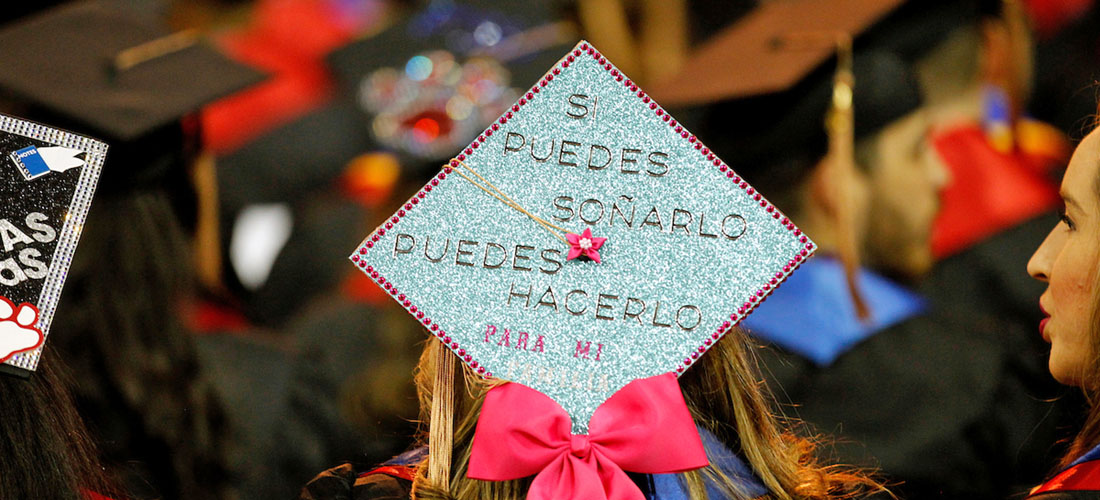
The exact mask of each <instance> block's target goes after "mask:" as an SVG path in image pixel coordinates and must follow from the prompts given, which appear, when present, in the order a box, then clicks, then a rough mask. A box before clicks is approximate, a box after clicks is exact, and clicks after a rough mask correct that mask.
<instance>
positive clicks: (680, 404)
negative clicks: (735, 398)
mask: <svg viewBox="0 0 1100 500" xmlns="http://www.w3.org/2000/svg"><path fill="white" fill-rule="evenodd" d="M571 428H572V426H571V423H570V419H569V415H568V414H567V413H566V412H565V410H564V409H563V408H562V407H561V406H559V405H558V404H557V403H555V402H554V401H553V400H552V399H550V398H549V397H547V396H546V395H544V394H542V393H540V392H538V391H535V390H534V389H531V388H528V387H526V386H523V385H520V384H514V383H510V384H504V385H501V386H498V387H495V388H493V389H492V390H490V391H489V393H488V394H487V395H486V396H485V402H484V404H483V405H482V408H481V416H480V417H479V419H478V423H477V430H476V431H475V433H474V443H473V449H472V451H471V455H470V464H469V469H468V472H467V476H468V477H470V478H471V479H482V480H489V481H507V480H511V479H519V478H523V477H527V476H531V475H535V479H534V481H533V482H532V483H531V489H530V490H529V491H528V492H527V498H528V500H551V499H553V500H561V499H583V500H604V499H607V500H644V498H645V497H644V495H643V494H642V491H641V490H640V489H638V486H637V485H635V484H634V482H633V481H631V480H630V477H629V476H627V475H626V473H625V472H624V471H631V472H638V473H645V474H666V473H675V472H683V471H687V470H691V469H697V468H700V467H704V466H706V465H707V456H706V453H705V452H704V451H703V442H702V440H701V439H700V438H699V431H698V430H696V428H695V422H694V421H693V420H692V419H691V414H690V413H689V412H688V409H687V405H686V404H684V397H683V395H682V394H681V393H680V385H679V383H678V382H677V381H676V377H675V376H673V375H672V374H671V373H668V374H664V375H658V376H656V377H650V378H646V379H640V380H635V381H633V382H631V383H629V384H627V385H626V387H623V388H622V389H620V390H619V391H618V392H616V393H615V394H614V395H613V396H611V398H609V399H608V400H607V401H605V402H604V403H603V404H602V405H600V407H599V408H597V409H596V412H595V413H594V414H593V415H592V419H591V420H590V421H589V424H588V430H589V434H587V435H574V434H572V433H571V432H570V430H571Z"/></svg>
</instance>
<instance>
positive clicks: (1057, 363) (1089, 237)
mask: <svg viewBox="0 0 1100 500" xmlns="http://www.w3.org/2000/svg"><path fill="white" fill-rule="evenodd" d="M1098 177H1100V128H1097V129H1096V130H1093V131H1092V133H1090V134H1089V135H1088V136H1087V137H1085V140H1083V141H1081V144H1080V145H1078V146H1077V150H1076V151H1074V152H1073V158H1072V159H1071V160H1070V163H1069V168H1067V169H1066V175H1065V177H1064V178H1063V179H1062V189H1061V194H1062V200H1063V201H1064V202H1065V212H1064V215H1063V217H1062V221H1061V222H1060V223H1058V225H1057V226H1055V227H1054V229H1053V230H1051V232H1050V234H1049V235H1047V238H1046V240H1044V241H1043V244H1042V245H1040V246H1039V249H1038V250H1036V251H1035V254H1034V255H1032V256H1031V261H1029V262H1028V264H1027V270H1028V273H1029V274H1031V276H1033V277H1034V278H1036V279H1038V280H1040V281H1043V282H1045V283H1046V284H1047V289H1046V291H1045V292H1043V295H1042V297H1040V299H1039V304H1040V306H1041V307H1042V308H1043V311H1044V312H1045V314H1046V315H1047V316H1048V317H1047V318H1046V319H1044V320H1043V321H1042V323H1040V326H1039V329H1040V332H1041V334H1042V336H1043V339H1044V340H1046V341H1048V342H1050V344H1051V349H1050V363H1049V367H1050V373H1051V375H1053V376H1054V378H1055V379H1057V380H1058V381H1059V382H1061V383H1063V384H1069V385H1081V384H1082V383H1083V382H1084V380H1083V378H1082V375H1083V374H1084V373H1086V370H1088V369H1090V367H1088V366H1087V365H1088V363H1089V360H1090V359H1091V356H1090V350H1091V347H1090V345H1091V342H1090V340H1089V338H1088V337H1089V334H1090V332H1091V331H1092V330H1093V328H1092V325H1090V321H1091V320H1092V317H1093V316H1092V313H1093V308H1094V307H1096V305H1095V304H1094V303H1093V300H1094V298H1093V297H1094V296H1093V294H1094V290H1093V288H1094V287H1095V286H1096V284H1095V281H1096V280H1095V276H1096V273H1097V269H1098V268H1097V266H1098V261H1100V193H1098V191H1097V189H1098V184H1097V182H1098Z"/></svg>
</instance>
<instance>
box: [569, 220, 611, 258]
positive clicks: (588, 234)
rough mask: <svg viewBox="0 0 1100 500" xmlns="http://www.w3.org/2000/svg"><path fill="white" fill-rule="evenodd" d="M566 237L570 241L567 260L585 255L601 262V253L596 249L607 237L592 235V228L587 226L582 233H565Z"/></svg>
mask: <svg viewBox="0 0 1100 500" xmlns="http://www.w3.org/2000/svg"><path fill="white" fill-rule="evenodd" d="M565 239H566V240H568V241H569V255H567V256H566V257H565V260H573V259H575V258H577V257H580V256H582V255H583V256H585V257H588V258H589V259H592V260H594V261H596V263H597V264H599V263H600V253H599V252H597V251H596V250H599V249H600V247H602V246H603V242H605V241H607V238H597V237H595V236H592V229H590V228H585V229H584V232H583V233H581V234H574V233H565Z"/></svg>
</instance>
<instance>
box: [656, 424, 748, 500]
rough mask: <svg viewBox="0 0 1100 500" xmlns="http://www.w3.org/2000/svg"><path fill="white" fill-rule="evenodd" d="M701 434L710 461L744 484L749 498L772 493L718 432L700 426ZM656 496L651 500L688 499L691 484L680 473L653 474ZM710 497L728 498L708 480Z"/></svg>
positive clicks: (712, 498) (712, 499)
mask: <svg viewBox="0 0 1100 500" xmlns="http://www.w3.org/2000/svg"><path fill="white" fill-rule="evenodd" d="M696 427H697V428H698V429H699V437H700V438H702V440H703V448H704V449H706V450H707V459H709V460H710V464H711V465H713V466H716V467H718V469H720V470H721V471H722V472H724V473H726V475H727V476H729V477H730V478H731V479H733V480H734V481H737V482H738V483H740V484H741V486H742V491H744V492H745V493H747V494H748V495H749V498H756V497H761V496H764V495H767V494H768V488H767V487H765V486H764V483H762V482H760V479H759V478H757V477H756V474H755V473H753V471H752V469H750V468H749V466H748V465H746V464H745V462H744V461H742V460H741V457H738V456H737V454H736V453H734V452H733V451H731V450H730V449H729V448H727V447H726V445H725V443H723V442H721V441H720V440H719V439H718V438H717V437H716V436H715V435H714V434H711V433H710V432H709V431H707V430H706V429H703V428H702V427H698V426H696ZM650 477H651V478H652V480H653V495H652V496H651V497H650V499H649V500H688V498H689V497H688V491H687V485H685V484H684V482H683V481H681V480H680V475H679V474H653V475H651V476H650ZM706 488H707V496H708V497H709V498H710V499H711V500H719V499H722V498H727V497H726V496H725V495H724V494H723V493H722V491H721V490H720V489H718V487H717V485H714V484H712V483H711V482H710V481H707V482H706Z"/></svg>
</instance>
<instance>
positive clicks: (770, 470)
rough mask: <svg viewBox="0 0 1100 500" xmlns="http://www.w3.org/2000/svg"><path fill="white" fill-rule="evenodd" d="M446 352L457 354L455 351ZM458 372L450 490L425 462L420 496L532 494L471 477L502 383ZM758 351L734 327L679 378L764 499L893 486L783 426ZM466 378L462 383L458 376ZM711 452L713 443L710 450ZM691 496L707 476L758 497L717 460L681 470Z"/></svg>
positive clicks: (690, 402)
mask: <svg viewBox="0 0 1100 500" xmlns="http://www.w3.org/2000/svg"><path fill="white" fill-rule="evenodd" d="M439 349H444V348H443V347H442V346H441V345H440V343H439V342H437V341H434V340H429V341H428V344H427V345H426V346H425V349H424V352H423V353H422V355H421V358H420V362H419V363H418V365H417V372H416V374H415V382H416V386H417V393H418V396H419V399H420V422H421V432H420V441H421V442H426V440H427V429H425V428H424V427H425V426H426V422H428V421H429V418H430V415H429V414H430V411H431V406H432V405H431V402H432V385H433V375H434V373H435V361H434V360H435V359H436V356H437V355H438V353H437V350H439ZM447 355H453V354H450V353H448V354H447ZM457 365H459V366H461V367H462V368H461V369H460V370H458V373H456V374H455V384H454V387H455V390H456V392H458V393H457V394H455V411H454V416H455V430H454V452H453V454H452V464H451V476H450V487H449V489H448V490H446V491H444V490H442V489H441V488H439V487H437V486H436V485H435V484H433V482H432V481H431V480H430V479H429V478H428V477H427V473H426V472H427V471H426V469H427V467H424V466H422V467H419V468H418V471H417V475H416V478H415V480H414V482H413V497H414V498H416V499H418V500H468V499H469V500H472V499H483V498H492V499H498V500H519V499H522V498H524V497H525V495H526V492H527V489H528V487H529V486H530V483H531V478H523V479H519V480H514V481H478V480H474V479H469V478H467V477H466V464H467V463H468V461H469V459H470V450H471V445H472V443H473V435H474V430H475V428H476V426H477V419H478V415H479V414H480V410H481V403H482V401H483V400H484V397H485V394H486V392H488V390H489V389H491V388H493V387H495V386H496V385H499V384H501V383H503V382H501V381H498V380H486V379H483V378H481V377H480V376H478V375H477V374H475V373H474V372H473V371H472V370H471V369H470V368H469V367H468V366H466V365H465V364H464V363H457ZM758 374H759V370H758V369H757V363H756V359H755V357H754V356H753V355H752V352H751V348H750V346H749V345H748V343H747V341H746V339H745V336H744V335H743V334H742V333H741V332H740V331H739V330H734V331H732V332H730V333H729V334H727V335H726V336H725V337H723V338H722V340H720V341H718V342H717V343H716V344H715V346H714V348H713V349H712V350H711V352H709V353H708V354H707V355H706V356H704V357H703V358H702V360H701V361H700V362H699V363H697V364H696V365H695V366H693V367H692V368H691V369H689V370H688V371H687V372H686V373H685V374H684V375H683V376H682V377H681V378H680V387H681V390H682V391H683V394H684V399H685V401H686V403H687V406H688V408H689V410H690V411H691V414H692V417H693V418H694V419H695V421H696V422H697V423H698V424H699V425H701V426H702V427H704V428H705V429H707V430H708V431H710V432H711V433H713V434H714V435H715V436H716V437H718V439H719V440H720V441H722V442H723V443H725V444H726V445H727V446H729V447H730V449H732V450H734V451H735V452H739V455H740V456H741V457H743V458H744V459H745V460H746V462H747V464H748V465H749V467H751V468H752V470H753V471H754V472H755V473H756V475H757V477H758V478H759V479H760V480H761V481H762V482H763V483H764V485H765V486H766V487H767V488H768V490H769V491H770V492H771V493H770V495H768V496H766V497H764V498H775V499H784V500H786V499H836V498H854V497H857V496H862V495H865V494H867V493H871V492H879V491H886V490H885V488H884V487H883V486H882V485H881V484H880V483H878V482H876V481H875V480H874V479H872V478H871V477H870V476H868V475H867V474H865V473H863V472H860V471H858V470H855V469H852V468H844V467H840V466H824V465H822V464H820V463H819V462H818V461H817V459H816V458H815V457H814V450H815V448H816V446H815V444H814V442H813V441H810V440H808V439H805V438H801V437H797V436H795V435H794V434H792V433H791V432H789V431H787V430H785V429H783V428H782V427H781V425H780V423H779V419H778V418H777V417H776V416H775V415H774V414H773V413H772V411H771V405H770V403H771V399H770V395H769V393H768V391H767V389H766V387H765V385H764V383H763V382H762V381H761V378H760V376H759V375H758ZM460 381H461V382H462V383H461V384H460V383H459V382H460ZM708 452H709V450H708ZM681 477H682V480H683V481H684V484H685V485H686V487H687V491H688V493H689V496H690V498H692V500H702V499H706V498H707V494H706V486H705V483H706V482H710V483H711V484H714V485H717V487H718V488H719V489H720V490H722V491H723V493H724V494H725V496H727V497H729V498H735V499H747V498H751V497H750V496H749V493H748V492H746V491H744V490H743V489H742V488H743V487H742V486H741V485H740V484H739V481H737V480H735V479H734V478H731V477H730V476H728V475H727V474H725V473H724V472H723V471H721V470H720V469H718V468H716V467H714V466H707V467H704V468H702V469H699V470H695V471H690V472H686V473H683V474H681Z"/></svg>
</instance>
